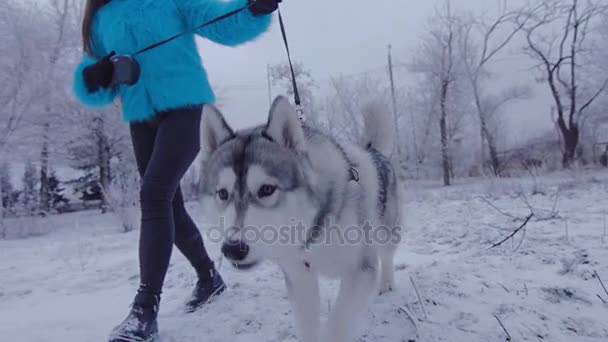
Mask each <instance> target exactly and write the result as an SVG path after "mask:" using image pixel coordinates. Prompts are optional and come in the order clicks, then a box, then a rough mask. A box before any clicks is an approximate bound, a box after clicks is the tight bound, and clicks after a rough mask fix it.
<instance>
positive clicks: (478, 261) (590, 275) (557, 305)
mask: <svg viewBox="0 0 608 342" xmlns="http://www.w3.org/2000/svg"><path fill="white" fill-rule="evenodd" d="M533 193H535V194H533ZM522 194H523V195H522ZM406 196H407V201H406V203H405V206H404V209H403V210H404V212H405V218H406V219H405V228H406V229H407V233H406V234H405V235H404V241H403V245H402V246H401V248H400V250H399V252H398V255H397V259H396V264H397V273H396V277H397V282H398V289H397V290H396V291H395V292H393V293H390V294H388V295H384V296H380V297H377V298H375V299H374V301H373V303H372V305H371V306H370V308H369V310H368V312H367V315H366V317H367V320H366V321H365V322H364V324H363V325H362V326H361V330H360V336H361V337H360V339H359V341H378V342H380V341H382V342H402V341H406V340H407V338H406V336H405V335H406V331H407V330H409V327H410V324H409V322H408V316H407V314H405V312H407V311H411V312H413V314H414V315H415V316H416V317H417V325H418V333H419V335H420V337H419V340H418V341H432V342H435V341H450V342H454V341H458V342H460V341H463V342H475V341H480V342H488V341H505V340H507V336H506V334H505V332H504V330H503V328H501V326H500V325H499V323H498V320H497V318H498V319H500V321H501V322H502V323H503V324H504V326H505V329H506V330H507V331H508V333H509V334H510V336H511V340H512V341H552V342H578V341H581V342H582V341H608V305H607V304H605V303H602V300H601V299H600V298H599V297H598V295H600V296H602V297H603V299H604V300H605V301H608V294H606V293H605V292H604V291H603V290H602V288H601V286H600V283H599V281H598V279H597V278H596V277H595V276H594V271H597V273H598V274H599V275H600V277H603V280H604V283H605V284H606V285H607V286H608V236H606V225H607V224H608V223H606V220H607V218H606V216H607V213H608V172H606V171H595V172H582V173H576V174H574V173H573V174H569V173H564V174H559V175H553V176H548V177H543V178H537V179H533V178H528V179H504V180H480V179H476V180H467V181H462V182H461V183H459V184H457V185H455V186H453V187H450V188H442V187H440V186H439V185H437V184H433V183H425V184H423V183H415V184H413V183H408V184H407V189H406ZM492 206H494V207H495V208H493V207H492ZM530 208H532V210H533V211H534V213H535V216H534V217H532V219H531V220H530V222H529V223H528V224H527V226H526V227H525V229H523V230H522V231H521V232H520V233H519V234H517V235H516V236H515V239H514V240H513V241H511V240H510V241H507V242H505V243H504V244H502V245H500V246H498V247H496V248H490V247H491V245H492V243H495V242H497V241H500V240H501V239H502V238H504V237H506V236H507V235H509V234H510V232H511V231H513V230H514V229H515V228H517V227H518V226H520V225H521V223H522V221H521V220H520V219H519V218H525V217H526V216H527V215H528V214H529V213H530ZM553 208H555V210H553ZM191 209H192V213H193V214H194V216H195V217H196V218H197V219H198V220H199V221H202V218H201V217H200V214H199V210H198V209H197V206H196V205H195V204H192V205H191ZM499 210H500V211H504V213H501V212H499ZM38 224H43V225H45V226H48V227H51V229H48V230H49V231H50V232H49V233H47V234H45V235H43V236H38V237H33V238H29V239H25V240H9V241H0V340H1V341H12V342H30V341H31V342H34V341H36V342H38V341H45V342H52V341H61V342H66V341H70V342H71V341H79V342H87V341H90V342H93V341H95V342H99V341H105V339H106V336H107V334H108V332H109V331H110V329H111V328H112V327H113V326H114V325H115V324H116V323H118V322H119V321H120V320H122V318H123V317H124V315H125V314H126V313H127V311H128V309H129V304H130V301H131V299H132V296H133V294H134V290H135V288H136V287H137V283H138V266H137V248H136V246H137V241H138V233H137V232H132V233H128V234H124V233H121V232H120V225H119V223H118V222H117V221H116V218H114V217H112V216H111V215H105V216H100V215H99V214H98V213H95V212H87V213H79V214H70V215H62V216H58V217H51V218H47V219H45V221H44V222H41V223H38ZM522 238H523V241H522ZM208 248H209V250H210V253H211V254H212V255H213V256H214V257H216V258H219V250H218V246H217V245H214V244H208ZM221 272H222V274H223V277H224V278H225V280H226V281H227V283H228V284H229V291H227V292H225V294H224V295H222V296H221V297H219V298H218V299H217V300H215V301H214V302H212V303H210V304H209V305H208V306H207V307H206V308H204V309H202V310H200V311H199V312H197V313H194V314H185V313H182V312H181V305H182V303H183V301H184V300H185V298H186V297H187V295H188V293H189V292H190V289H191V286H192V284H193V283H194V280H195V278H194V274H193V272H192V271H191V270H190V268H189V266H188V265H187V263H186V262H185V259H184V258H183V257H182V256H181V255H179V253H177V252H175V253H174V257H173V260H172V265H171V268H170V271H169V274H168V277H167V281H166V289H165V293H164V295H163V300H162V306H161V315H160V321H159V323H160V328H161V341H162V342H170V341H175V342H178V341H180V342H181V341H188V342H190V341H201V342H202V341H204V342H215V341H218V342H227V341H228V342H230V341H237V342H258V341H276V342H279V341H281V342H283V341H285V342H289V341H296V337H295V335H294V328H293V320H292V317H291V312H290V307H289V304H288V302H287V300H286V297H285V295H286V293H285V289H284V286H283V280H282V277H281V273H280V272H279V271H278V269H277V268H276V267H274V266H273V265H272V264H264V265H262V266H261V267H259V268H257V269H254V270H252V271H249V272H238V271H236V270H234V269H232V268H231V267H230V266H228V265H223V266H221ZM411 279H412V280H413V282H414V283H415V284H416V286H417V288H418V290H419V293H420V296H421V297H422V302H423V303H420V302H419V300H418V296H417V295H416V292H415V291H414V289H413V285H412V280H411ZM336 285H337V284H335V283H334V282H330V281H327V282H323V294H324V301H325V302H327V303H328V304H327V305H323V307H324V312H323V314H324V315H325V314H326V313H327V308H328V306H329V300H330V299H331V296H332V295H333V294H334V293H335V290H336ZM421 304H422V305H421ZM423 308H424V311H423Z"/></svg>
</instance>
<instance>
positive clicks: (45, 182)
mask: <svg viewBox="0 0 608 342" xmlns="http://www.w3.org/2000/svg"><path fill="white" fill-rule="evenodd" d="M47 114H48V108H47ZM43 129H44V131H43V133H42V139H43V140H42V149H41V151H40V209H41V210H42V212H44V213H48V212H49V210H50V209H51V202H50V196H49V193H50V191H49V129H50V124H49V122H48V121H47V122H45V123H44V128H43Z"/></svg>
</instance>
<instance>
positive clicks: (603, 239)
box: [602, 213, 606, 245]
mask: <svg viewBox="0 0 608 342" xmlns="http://www.w3.org/2000/svg"><path fill="white" fill-rule="evenodd" d="M605 243H606V213H604V234H602V245H603V244H605Z"/></svg>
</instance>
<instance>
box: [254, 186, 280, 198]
mask: <svg viewBox="0 0 608 342" xmlns="http://www.w3.org/2000/svg"><path fill="white" fill-rule="evenodd" d="M276 190H277V187H276V185H270V184H264V185H262V186H261V187H260V189H259V190H258V197H259V198H264V197H270V196H272V194H274V192H275V191H276Z"/></svg>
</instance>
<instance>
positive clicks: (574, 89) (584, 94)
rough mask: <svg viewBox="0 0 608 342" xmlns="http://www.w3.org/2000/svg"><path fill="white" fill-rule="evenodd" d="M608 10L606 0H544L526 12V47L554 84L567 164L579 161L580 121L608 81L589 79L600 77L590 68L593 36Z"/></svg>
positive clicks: (564, 164)
mask: <svg viewBox="0 0 608 342" xmlns="http://www.w3.org/2000/svg"><path fill="white" fill-rule="evenodd" d="M606 9H607V5H606V2H605V1H602V0H587V1H584V2H581V1H578V0H559V1H558V0H545V1H544V2H543V3H542V4H541V5H540V6H538V7H536V8H533V9H529V10H527V12H526V13H525V16H524V17H525V18H526V20H527V23H525V24H524V25H523V30H524V32H525V37H526V41H527V48H526V51H527V53H528V55H529V56H531V57H532V58H533V59H535V60H536V61H538V63H539V69H540V70H542V73H543V76H542V78H541V80H542V81H544V82H546V83H547V85H548V86H549V89H550V91H551V96H552V98H553V101H554V102H555V112H556V115H557V118H556V124H557V126H558V128H559V131H560V132H561V135H562V139H563V151H562V165H563V167H569V166H570V165H571V164H572V162H573V161H574V160H575V157H576V149H577V146H578V144H579V139H580V126H581V122H582V120H583V119H584V117H585V115H586V113H587V111H588V109H589V107H590V106H591V105H592V104H593V103H594V102H595V100H596V99H597V98H598V97H599V96H600V95H601V94H602V93H603V92H604V91H605V90H606V87H607V86H608V77H605V76H603V77H602V80H601V81H600V82H599V84H596V83H595V82H592V81H589V80H590V79H596V78H595V77H591V76H592V75H589V74H588V73H586V65H587V62H588V60H589V53H590V50H591V47H592V44H593V41H592V39H591V37H590V35H592V34H593V31H594V29H595V28H596V24H597V21H598V19H599V18H600V17H601V15H602V14H605V13H606ZM520 20H521V19H520ZM520 23H521V21H520Z"/></svg>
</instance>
